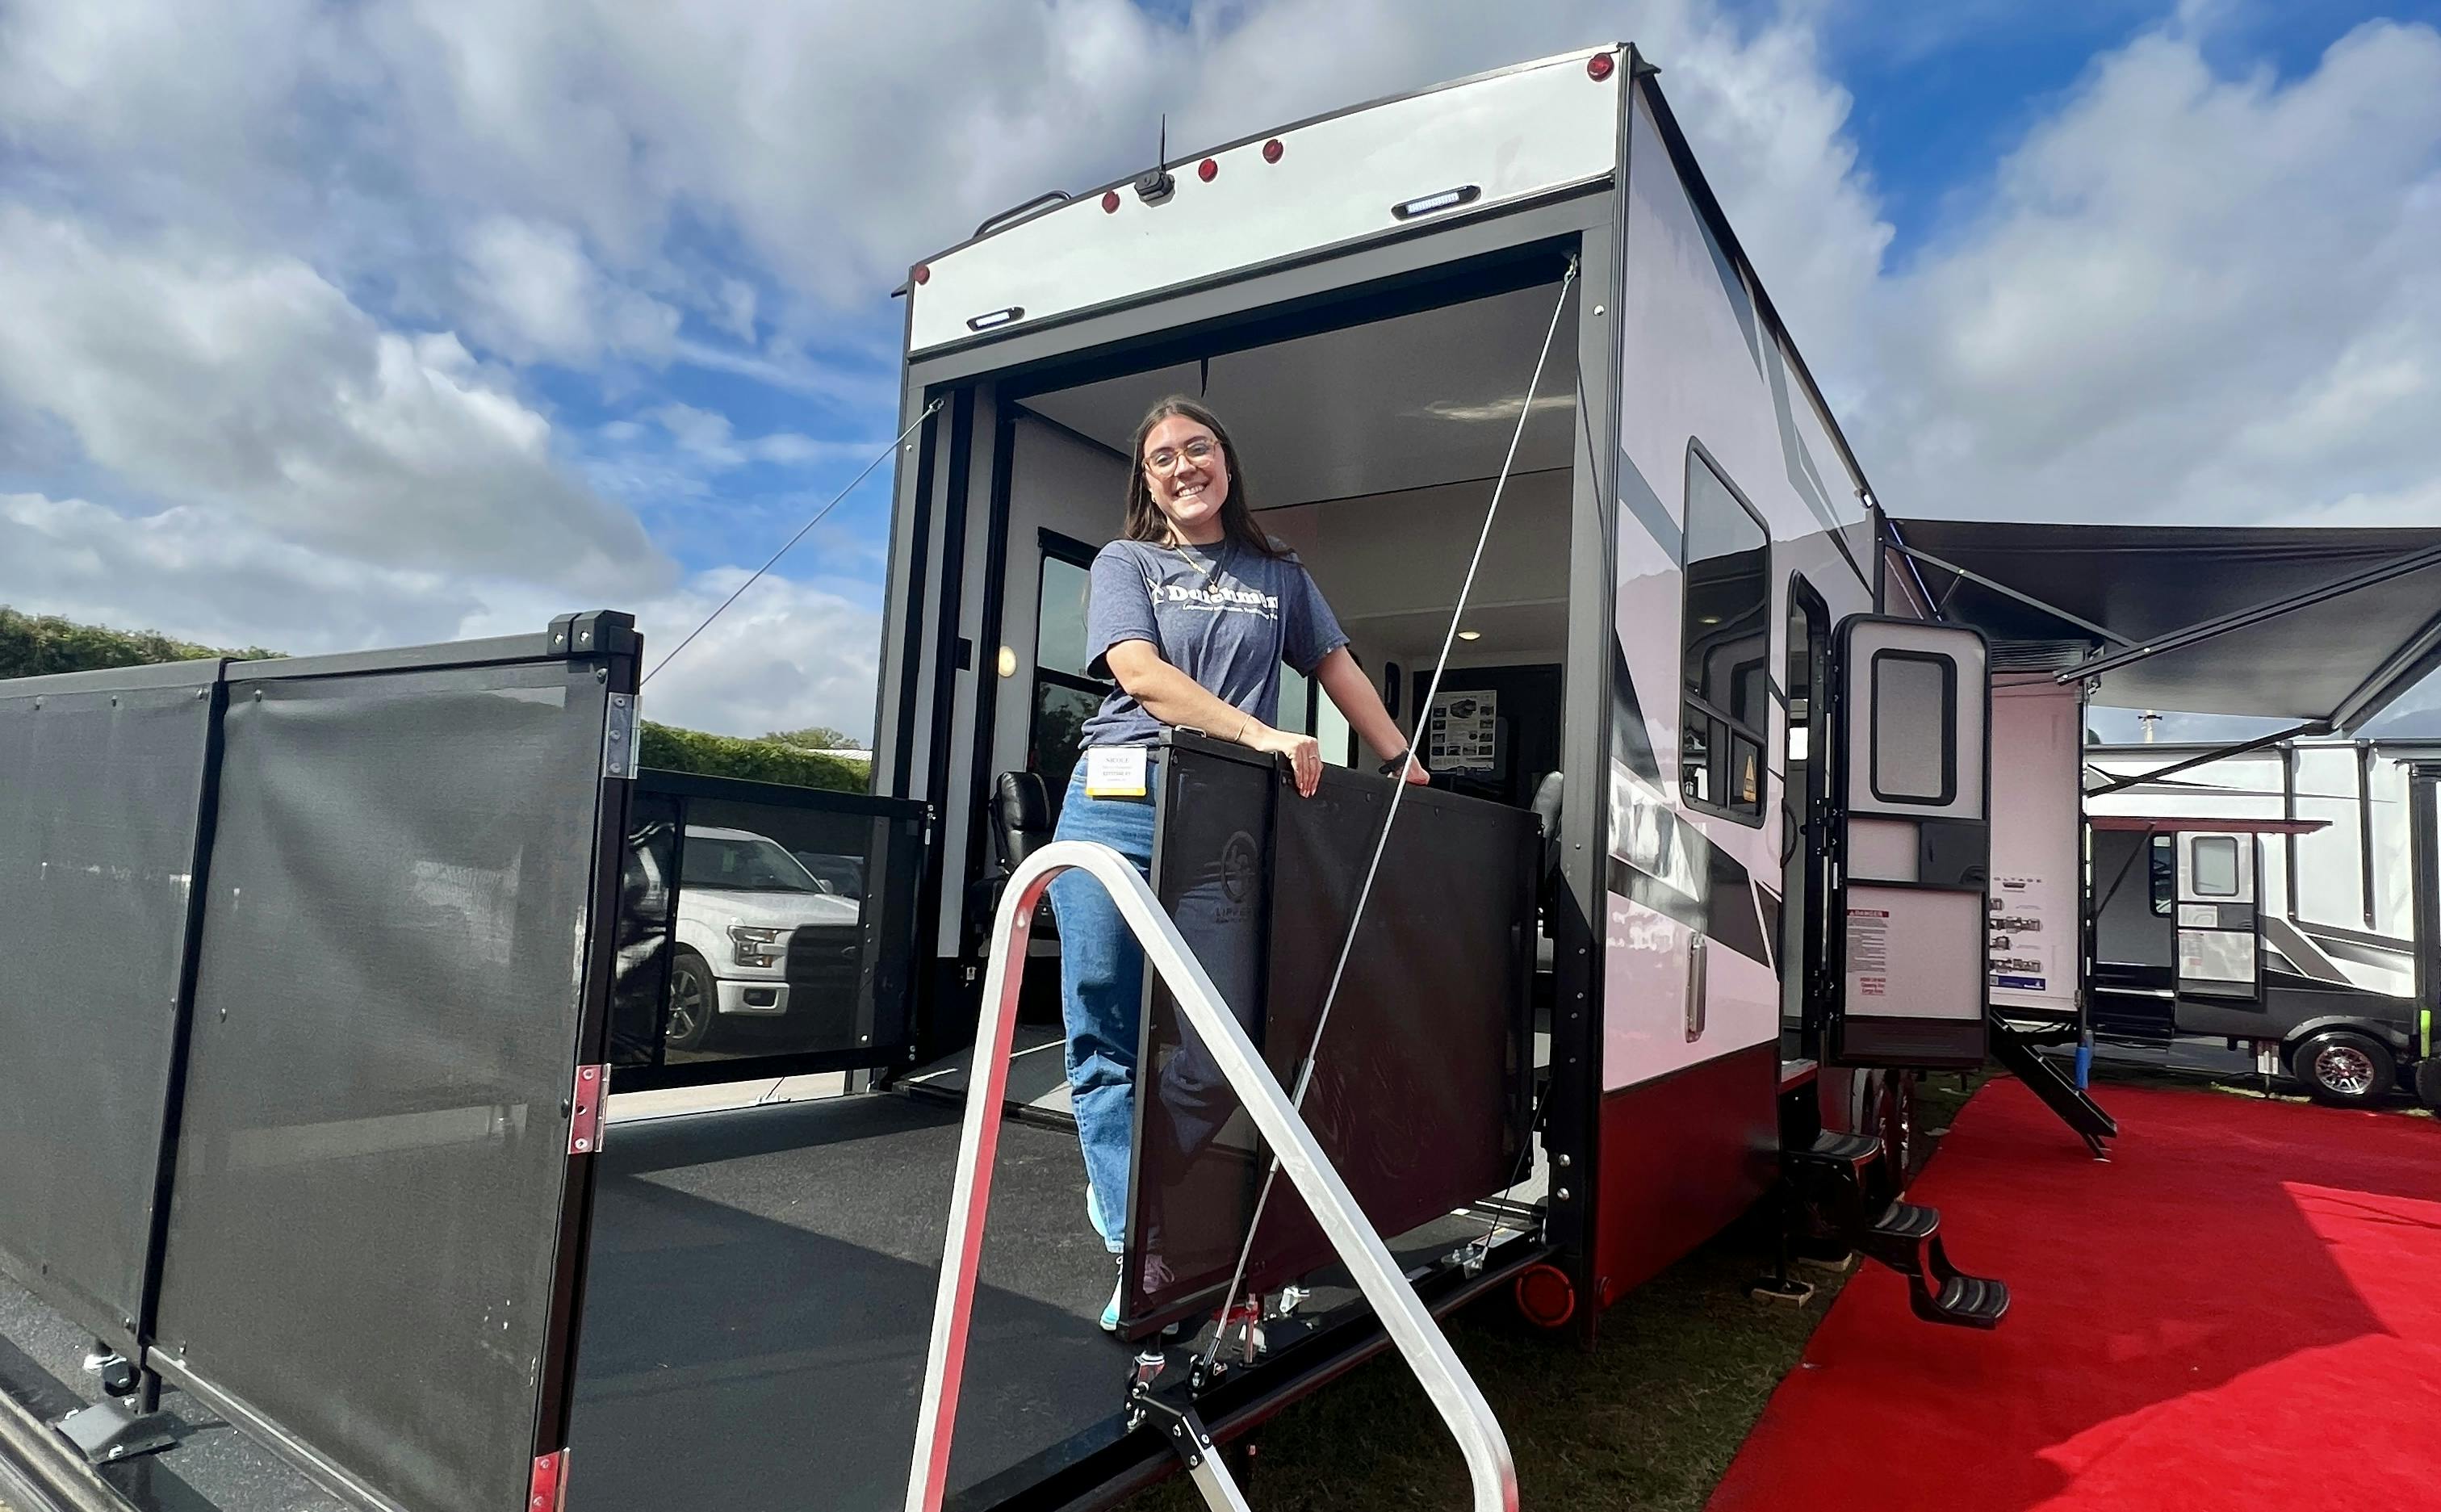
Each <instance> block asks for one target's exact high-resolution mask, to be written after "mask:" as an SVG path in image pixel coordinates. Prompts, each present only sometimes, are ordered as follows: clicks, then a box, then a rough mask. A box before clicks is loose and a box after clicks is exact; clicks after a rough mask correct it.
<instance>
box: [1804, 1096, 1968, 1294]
mask: <svg viewBox="0 0 2441 1512" xmlns="http://www.w3.org/2000/svg"><path fill="white" fill-rule="evenodd" d="M1781 1164H1782V1166H1783V1167H1784V1168H1785V1170H1786V1173H1787V1176H1788V1178H1789V1180H1790V1182H1791V1183H1792V1184H1793V1185H1794V1186H1795V1187H1796V1188H1797V1191H1798V1194H1799V1197H1801V1198H1802V1199H1803V1200H1804V1201H1805V1203H1806V1205H1807V1206H1808V1208H1810V1209H1811V1210H1813V1211H1814V1212H1816V1213H1817V1214H1819V1215H1821V1217H1822V1219H1823V1220H1824V1222H1825V1225H1826V1226H1827V1227H1828V1228H1829V1229H1830V1230H1831V1231H1832V1233H1835V1234H1836V1235H1837V1236H1838V1238H1839V1240H1840V1242H1841V1243H1843V1244H1846V1245H1847V1246H1848V1247H1849V1248H1851V1249H1853V1250H1858V1251H1863V1252H1864V1253H1865V1254H1866V1255H1867V1256H1869V1257H1870V1258H1871V1259H1873V1260H1875V1261H1877V1262H1879V1263H1880V1264H1882V1265H1886V1266H1888V1267H1890V1269H1892V1270H1895V1271H1897V1272H1898V1273H1899V1274H1900V1275H1903V1276H1905V1277H1907V1279H1908V1305H1909V1306H1910V1307H1911V1308H1912V1309H1913V1310H1914V1312H1915V1315H1916V1316H1917V1317H1919V1318H1921V1319H1923V1320H1924V1321H1925V1322H1926V1323H1950V1324H1954V1325H1957V1326H1959V1327H1963V1328H1997V1327H1998V1326H1999V1323H2000V1320H2001V1318H2003V1317H2004V1316H2006V1315H2007V1313H2008V1311H2009V1288H2008V1286H2007V1285H2006V1284H2005V1283H2002V1282H1999V1281H1995V1280H1993V1279H1992V1278H1990V1277H1988V1276H1975V1275H1969V1274H1967V1273H1966V1272H1965V1271H1963V1270H1961V1269H1958V1267H1957V1266H1956V1265H1954V1264H1953V1263H1951V1261H1950V1258H1949V1251H1948V1250H1947V1249H1946V1247H1944V1245H1943V1244H1942V1242H1941V1213H1940V1211H1939V1210H1938V1209H1936V1208H1928V1207H1925V1206H1923V1205H1922V1204H1920V1203H1914V1202H1907V1201H1902V1200H1900V1199H1899V1198H1898V1197H1894V1196H1892V1195H1890V1194H1891V1193H1893V1192H1894V1191H1895V1190H1896V1188H1897V1182H1896V1181H1895V1180H1893V1179H1891V1178H1890V1174H1889V1172H1888V1171H1887V1170H1886V1168H1885V1160H1884V1154H1883V1150H1882V1142H1881V1141H1880V1140H1878V1139H1875V1138H1874V1137H1873V1136H1871V1135H1870V1134H1838V1133H1834V1132H1832V1131H1831V1130H1828V1129H1825V1130H1823V1131H1821V1132H1820V1133H1817V1135H1815V1137H1814V1141H1813V1143H1811V1144H1810V1145H1808V1146H1806V1147H1804V1148H1802V1149H1795V1150H1787V1151H1783V1152H1782V1153H1781Z"/></svg>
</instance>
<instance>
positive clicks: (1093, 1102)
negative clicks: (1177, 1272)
mask: <svg viewBox="0 0 2441 1512" xmlns="http://www.w3.org/2000/svg"><path fill="white" fill-rule="evenodd" d="M1151 785H1152V784H1151V783H1149V782H1148V783H1146V786H1147V787H1148V788H1149V787H1150V786H1151ZM1152 832H1153V801H1152V798H1151V796H1150V794H1149V793H1148V794H1147V796H1145V797H1143V798H1088V797H1086V796H1085V765H1084V763H1082V762H1079V763H1077V765H1076V776H1074V777H1073V778H1071V779H1070V780H1069V783H1068V796H1067V798H1066V799H1065V800H1064V801H1062V803H1061V806H1060V809H1059V828H1058V833H1057V835H1056V838H1058V839H1062V840H1094V841H1097V842H1099V843H1101V844H1103V845H1107V846H1109V847H1110V848H1111V849H1112V850H1114V851H1116V852H1118V853H1119V854H1120V855H1124V856H1126V857H1127V858H1128V859H1129V860H1130V861H1133V862H1134V863H1135V866H1136V870H1137V871H1139V872H1142V873H1145V874H1146V876H1147V878H1148V879H1149V878H1150V876H1151V873H1152ZM1051 911H1052V913H1053V915H1054V916H1055V917H1057V918H1058V921H1059V1005H1060V1014H1061V1017H1063V1018H1064V1019H1065V1021H1066V1025H1067V1031H1068V1090H1069V1098H1070V1101H1071V1103H1072V1105H1073V1106H1074V1107H1075V1108H1076V1143H1078V1144H1079V1145H1080V1146H1082V1148H1083V1150H1084V1154H1085V1181H1086V1194H1085V1207H1086V1211H1087V1212H1088V1213H1089V1214H1090V1215H1092V1217H1093V1220H1094V1233H1098V1234H1100V1235H1101V1236H1102V1243H1103V1245H1104V1247H1105V1248H1107V1249H1108V1250H1109V1251H1111V1252H1112V1254H1117V1253H1119V1252H1120V1251H1122V1249H1123V1248H1124V1247H1125V1246H1124V1243H1123V1241H1124V1240H1125V1238H1126V1235H1127V1219H1128V1167H1129V1157H1130V1147H1131V1146H1132V1144H1133V1143H1134V1137H1135V1112H1136V1057H1137V1053H1138V1052H1139V1051H1140V1050H1141V1048H1142V1046H1141V1044H1140V1040H1141V1038H1142V1035H1143V1028H1144V1019H1143V1013H1144V968H1145V962H1144V950H1143V947H1142V946H1140V945H1137V944H1136V937H1135V935H1134V934H1133V933H1131V932H1130V930H1129V928H1128V927H1127V925H1126V923H1125V922H1124V921H1122V920H1121V919H1120V917H1119V910H1118V906H1117V905H1116V904H1114V903H1112V901H1111V894H1110V893H1109V891H1106V890H1105V889H1104V888H1103V886H1102V884H1101V883H1099V882H1097V881H1095V880H1094V878H1092V877H1090V876H1087V875H1085V874H1084V873H1078V872H1071V873H1067V874H1066V875H1064V876H1061V877H1060V878H1058V880H1057V881H1055V882H1053V883H1052V884H1051Z"/></svg>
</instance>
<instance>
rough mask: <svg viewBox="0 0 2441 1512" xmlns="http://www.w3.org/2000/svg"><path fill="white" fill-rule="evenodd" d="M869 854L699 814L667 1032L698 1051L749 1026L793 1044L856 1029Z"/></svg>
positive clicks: (836, 1039)
mask: <svg viewBox="0 0 2441 1512" xmlns="http://www.w3.org/2000/svg"><path fill="white" fill-rule="evenodd" d="M859 864H860V858H857V857H842V856H826V855H806V856H802V857H801V856H799V855H796V854H794V853H792V852H790V851H789V850H788V848H787V846H784V845H782V844H781V843H780V842H779V841H777V840H775V839H773V838H771V837H769V836H768V835H758V834H755V833H754V832H753V831H750V830H739V829H722V828H717V827H714V826H710V825H696V824H690V825H688V826H687V831H686V849H685V852H684V858H683V860H682V861H681V863H680V866H679V873H678V944H677V949H676V953H675V955H674V957H673V959H672V960H671V963H670V1016H669V1025H668V1029H667V1031H666V1036H667V1038H666V1042H667V1045H668V1047H669V1048H670V1049H671V1050H674V1051H699V1050H703V1049H705V1048H707V1047H708V1046H709V1045H710V1043H711V1042H712V1041H713V1040H714V1039H715V1038H718V1037H720V1036H722V1035H726V1034H728V1033H730V1032H731V1031H732V1030H735V1029H739V1028H741V1027H743V1026H746V1025H749V1024H759V1025H762V1026H764V1027H765V1030H766V1033H767V1035H768V1037H774V1038H785V1039H787V1041H788V1042H789V1043H790V1045H791V1046H792V1047H794V1048H800V1049H807V1050H816V1049H829V1048H832V1047H834V1046H836V1045H838V1044H840V1043H841V1035H846V1034H848V1033H851V1032H852V1030H853V1025H854V1022H855V1017H856V995H857V987H858V980H859V970H860V965H861V955H862V950H863V929H862V927H861V921H862V917H863V913H864V905H863V902H862V901H861V899H860V898H859V897H858V896H856V895H854V894H855V893H857V892H860V891H861V889H860V887H859V886H858V885H857V875H856V873H857V871H858V868H859Z"/></svg>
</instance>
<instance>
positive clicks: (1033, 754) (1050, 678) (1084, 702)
mask: <svg viewBox="0 0 2441 1512" xmlns="http://www.w3.org/2000/svg"><path fill="white" fill-rule="evenodd" d="M1079 557H1081V558H1082V559H1083V560H1081V561H1079V560H1076V559H1077V558H1079ZM1092 562H1093V556H1092V554H1091V552H1090V551H1089V550H1088V549H1086V548H1085V547H1084V545H1083V543H1081V542H1077V543H1073V544H1072V543H1070V542H1068V541H1066V540H1065V539H1055V538H1054V537H1053V536H1052V535H1051V534H1050V532H1048V531H1045V532H1044V533H1043V540H1042V583H1041V588H1040V596H1039V597H1038V598H1037V600H1036V601H1035V620H1034V718H1033V723H1032V726H1031V728H1030V729H1029V731H1028V734H1027V739H1026V751H1025V765H1026V766H1027V768H1028V769H1029V770H1032V771H1035V772H1039V773H1040V774H1041V776H1042V782H1043V785H1044V786H1045V787H1047V788H1049V789H1050V791H1051V806H1052V807H1053V808H1054V809H1055V810H1056V809H1057V808H1058V806H1059V801H1060V799H1061V798H1062V797H1064V796H1065V795H1066V794H1067V791H1068V779H1069V777H1070V775H1071V774H1072V773H1074V772H1075V771H1076V751H1077V749H1078V743H1079V741H1080V740H1081V739H1082V738H1083V734H1084V729H1085V721H1086V720H1087V719H1090V718H1092V717H1093V713H1094V710H1096V709H1099V708H1101V707H1102V697H1103V695H1104V694H1106V693H1109V692H1110V690H1111V685H1110V684H1109V683H1107V682H1105V681H1103V680H1102V679H1101V678H1099V677H1093V676H1088V675H1086V670H1085V669H1086V666H1087V664H1088V662H1089V661H1090V660H1091V658H1090V657H1087V656H1086V655H1085V592H1086V588H1087V585H1089V584H1090V583H1091V582H1092V580H1093V572H1092Z"/></svg>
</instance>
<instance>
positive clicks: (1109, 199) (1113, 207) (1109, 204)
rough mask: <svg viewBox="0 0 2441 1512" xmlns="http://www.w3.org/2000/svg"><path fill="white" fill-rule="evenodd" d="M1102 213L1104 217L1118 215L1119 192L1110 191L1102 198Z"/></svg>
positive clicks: (1115, 190)
mask: <svg viewBox="0 0 2441 1512" xmlns="http://www.w3.org/2000/svg"><path fill="white" fill-rule="evenodd" d="M1102 213H1103V214H1104V215H1116V214H1118V213H1119V191H1118V190H1117V189H1112V190H1111V191H1110V192H1109V193H1108V194H1105V195H1103V196H1102Z"/></svg>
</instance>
